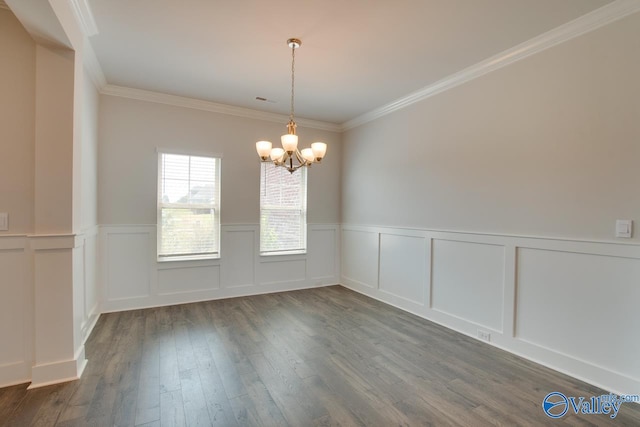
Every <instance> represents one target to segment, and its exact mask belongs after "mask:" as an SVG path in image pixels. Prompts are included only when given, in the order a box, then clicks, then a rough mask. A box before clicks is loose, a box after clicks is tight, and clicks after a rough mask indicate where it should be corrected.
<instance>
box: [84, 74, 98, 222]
mask: <svg viewBox="0 0 640 427" xmlns="http://www.w3.org/2000/svg"><path fill="white" fill-rule="evenodd" d="M83 88H84V90H83V91H82V95H83V97H84V99H83V103H82V153H81V156H82V163H81V169H82V173H81V177H82V178H81V186H82V191H81V194H82V197H81V200H82V229H86V228H88V227H93V226H95V225H97V224H98V106H99V103H100V95H99V94H98V90H97V89H96V87H95V85H94V84H93V82H92V81H91V78H90V76H89V75H88V72H87V71H86V70H84V82H83Z"/></svg>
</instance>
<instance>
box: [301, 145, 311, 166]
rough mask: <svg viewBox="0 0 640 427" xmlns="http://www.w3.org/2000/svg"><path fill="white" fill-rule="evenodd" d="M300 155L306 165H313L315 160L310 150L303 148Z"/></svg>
mask: <svg viewBox="0 0 640 427" xmlns="http://www.w3.org/2000/svg"><path fill="white" fill-rule="evenodd" d="M300 154H301V155H302V158H303V159H305V160H306V161H307V162H308V163H313V161H314V160H315V156H314V155H313V150H312V149H311V148H305V149H304V150H302V151H301V152H300Z"/></svg>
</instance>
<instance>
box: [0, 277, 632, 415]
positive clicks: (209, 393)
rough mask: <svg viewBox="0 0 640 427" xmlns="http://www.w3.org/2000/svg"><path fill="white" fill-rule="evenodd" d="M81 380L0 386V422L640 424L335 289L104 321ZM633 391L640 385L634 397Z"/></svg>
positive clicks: (591, 391) (525, 366) (558, 383)
mask: <svg viewBox="0 0 640 427" xmlns="http://www.w3.org/2000/svg"><path fill="white" fill-rule="evenodd" d="M86 351H87V358H88V359H89V364H88V366H87V369H86V371H85V373H84V375H83V377H82V379H81V380H79V381H74V382H69V383H65V384H60V385H55V386H50V387H43V388H39V389H35V390H30V391H26V385H20V386H14V387H8V388H4V389H0V425H2V426H12V427H13V426H32V425H33V426H60V427H63V426H98V427H100V426H105V427H106V426H114V425H115V426H149V427H150V426H196V425H197V426H209V425H212V426H244V425H250V426H334V425H335V426H337V425H341V426H421V425H434V426H441V425H443V426H449V425H451V426H484V425H508V426H516V425H554V426H556V425H557V426H566V425H572V426H573V425H580V426H603V425H615V426H624V425H634V426H639V425H640V405H637V404H628V403H627V404H623V405H622V407H621V409H620V412H619V414H618V416H617V418H615V419H613V420H612V419H610V418H609V417H608V416H606V415H581V416H576V415H573V414H571V415H566V416H565V417H564V418H562V419H559V420H552V419H550V418H548V417H547V416H546V415H545V414H544V413H543V411H542V409H541V402H542V399H543V398H544V396H545V395H546V394H547V393H549V392H551V391H560V392H563V393H565V394H567V395H571V396H586V397H588V396H592V395H600V394H603V393H604V392H603V391H602V390H599V389H597V388H595V387H593V386H590V385H588V384H585V383H582V382H580V381H577V380H575V379H572V378H570V377H568V376H565V375H562V374H560V373H557V372H555V371H552V370H550V369H547V368H544V367H542V366H539V365H537V364H535V363H532V362H528V361H526V360H524V359H521V358H519V357H516V356H514V355H512V354H509V353H506V352H504V351H501V350H498V349H496V348H494V347H491V346H489V345H486V344H484V343H481V342H478V341H476V340H474V339H471V338H468V337H466V336H463V335H461V334H458V333H455V332H452V331H450V330H448V329H446V328H443V327H440V326H438V325H435V324H433V323H431V322H428V321H426V320H424V319H420V318H418V317H416V316H413V315H410V314H407V313H405V312H403V311H401V310H397V309H395V308H393V307H390V306H388V305H385V304H383V303H381V302H378V301H375V300H373V299H370V298H367V297H365V296H362V295H359V294H357V293H355V292H352V291H349V290H347V289H345V288H342V287H340V286H332V287H328V288H317V289H310V290H303V291H295V292H286V293H278V294H270V295H260V296H252V297H244V298H234V299H227V300H218V301H209V302H202V303H195V304H185V305H179V306H172V307H162V308H153V309H147V310H134V311H128V312H122V313H111V314H104V315H102V316H101V317H100V320H99V321H98V324H97V325H96V327H95V329H94V331H93V333H92V335H91V337H90V338H89V340H88V342H87V344H86ZM639 391H640V390H639Z"/></svg>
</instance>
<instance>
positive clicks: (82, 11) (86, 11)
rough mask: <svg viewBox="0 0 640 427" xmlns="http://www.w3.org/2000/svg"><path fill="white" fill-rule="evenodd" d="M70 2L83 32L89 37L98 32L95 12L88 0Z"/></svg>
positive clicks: (71, 0) (72, 0)
mask: <svg viewBox="0 0 640 427" xmlns="http://www.w3.org/2000/svg"><path fill="white" fill-rule="evenodd" d="M69 3H70V4H71V9H73V13H74V14H75V15H76V18H77V20H78V23H79V24H80V28H82V32H83V33H84V34H85V35H86V36H87V37H91V36H95V35H96V34H98V26H97V25H96V20H95V19H94V17H93V12H92V11H91V7H89V3H88V2H87V0H70V1H69Z"/></svg>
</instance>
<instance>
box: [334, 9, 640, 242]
mask: <svg viewBox="0 0 640 427" xmlns="http://www.w3.org/2000/svg"><path fill="white" fill-rule="evenodd" d="M638 76H640V14H635V15H632V16H631V17H628V18H626V19H624V20H622V21H619V22H617V23H614V24H612V25H608V26H606V27H603V28H601V29H599V30H597V31H594V32H592V33H588V34H586V35H584V36H581V37H579V38H577V39H574V40H572V41H569V42H567V43H564V44H561V45H559V46H556V47H554V48H552V49H549V50H546V51H544V52H542V53H540V54H537V55H534V56H532V57H529V58H527V59H525V60H522V61H519V62H517V63H515V64H513V65H510V66H508V67H506V68H503V69H500V70H498V71H496V72H492V73H490V74H488V75H485V76H483V77H481V78H479V79H476V80H473V81H471V82H469V83H466V84H464V85H462V86H459V87H457V88H455V89H452V90H449V91H447V92H444V93H441V94H439V95H436V96H434V97H431V98H429V99H427V100H425V101H423V102H420V103H418V104H415V105H413V106H411V107H408V108H406V109H403V110H401V111H398V112H396V113H394V114H391V115H388V116H386V117H383V118H381V119H378V120H375V121H373V122H371V123H368V124H365V125H363V126H360V127H358V128H355V129H353V130H350V131H348V132H346V133H345V134H344V136H343V150H344V151H343V154H344V157H345V158H346V159H349V163H347V162H345V163H344V164H343V187H342V188H343V190H342V205H343V211H342V214H343V218H342V220H343V222H345V223H352V224H371V225H388V226H409V227H419V228H432V229H444V230H465V231H475V232H497V233H510V234H511V233H512V234H519V235H540V236H558V237H570V238H584V239H605V240H607V239H613V238H614V224H615V220H616V219H633V220H635V221H636V226H640V224H639V223H638V221H640V197H638V188H639V183H640V84H639V80H638ZM636 228H637V227H636ZM637 236H638V232H637V231H636V233H635V237H634V239H633V241H635V242H637V241H639V240H640V239H639V238H638V237H637Z"/></svg>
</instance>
